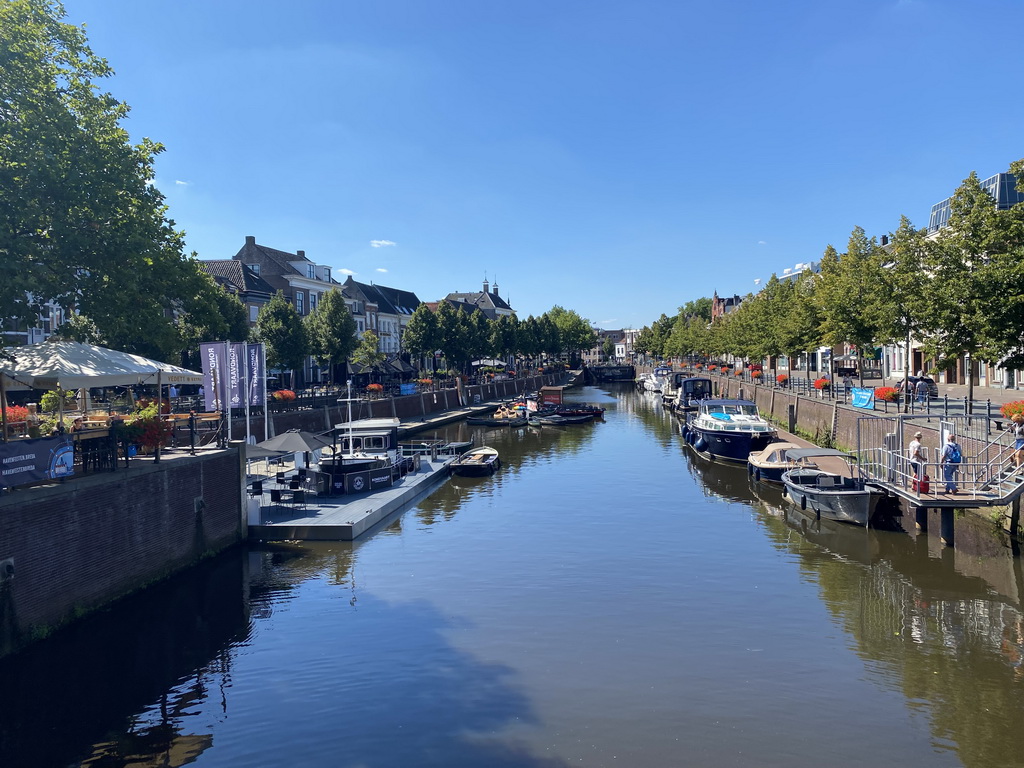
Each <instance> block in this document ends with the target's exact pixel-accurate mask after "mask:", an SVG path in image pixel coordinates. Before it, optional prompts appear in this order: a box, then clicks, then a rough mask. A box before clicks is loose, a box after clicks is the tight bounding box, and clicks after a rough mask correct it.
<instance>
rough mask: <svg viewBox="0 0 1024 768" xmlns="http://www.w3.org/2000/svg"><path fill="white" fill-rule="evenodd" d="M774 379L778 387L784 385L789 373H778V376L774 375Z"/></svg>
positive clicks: (787, 380)
mask: <svg viewBox="0 0 1024 768" xmlns="http://www.w3.org/2000/svg"><path fill="white" fill-rule="evenodd" d="M775 381H776V383H777V384H778V385H779V386H780V387H784V386H786V384H787V383H788V382H789V374H787V373H780V374H779V375H778V376H776V377H775Z"/></svg>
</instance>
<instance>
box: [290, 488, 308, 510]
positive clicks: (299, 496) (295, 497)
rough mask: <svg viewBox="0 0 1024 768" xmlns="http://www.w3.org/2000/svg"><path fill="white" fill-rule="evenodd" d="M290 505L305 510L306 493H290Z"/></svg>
mask: <svg viewBox="0 0 1024 768" xmlns="http://www.w3.org/2000/svg"><path fill="white" fill-rule="evenodd" d="M292 504H294V505H295V506H296V507H302V508H303V509H305V508H306V492H305V491H295V492H294V493H292Z"/></svg>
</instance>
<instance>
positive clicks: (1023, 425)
mask: <svg viewBox="0 0 1024 768" xmlns="http://www.w3.org/2000/svg"><path fill="white" fill-rule="evenodd" d="M1007 429H1009V430H1010V432H1012V433H1013V448H1014V453H1013V464H1014V466H1016V467H1019V466H1020V465H1021V464H1024V413H1015V414H1013V416H1011V417H1010V426H1009V427H1007Z"/></svg>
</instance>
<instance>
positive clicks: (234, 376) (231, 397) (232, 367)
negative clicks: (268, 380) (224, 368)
mask: <svg viewBox="0 0 1024 768" xmlns="http://www.w3.org/2000/svg"><path fill="white" fill-rule="evenodd" d="M224 346H225V347H227V350H228V351H227V355H228V377H227V398H228V407H229V408H241V407H242V406H243V405H244V403H243V402H242V394H243V390H244V388H245V386H244V382H243V381H242V378H243V377H242V361H243V359H244V355H245V344H243V343H241V342H234V343H231V342H227V343H225V345H224Z"/></svg>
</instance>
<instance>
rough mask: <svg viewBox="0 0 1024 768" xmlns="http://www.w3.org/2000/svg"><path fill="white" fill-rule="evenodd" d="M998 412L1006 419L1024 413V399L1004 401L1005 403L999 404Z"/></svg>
mask: <svg viewBox="0 0 1024 768" xmlns="http://www.w3.org/2000/svg"><path fill="white" fill-rule="evenodd" d="M999 412H1000V413H1002V414H1003V417H1004V418H1007V419H1009V418H1010V417H1011V416H1014V415H1016V414H1018V413H1024V400H1013V401H1012V402H1009V403H1006V405H1003V406H1000V408H999Z"/></svg>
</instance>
